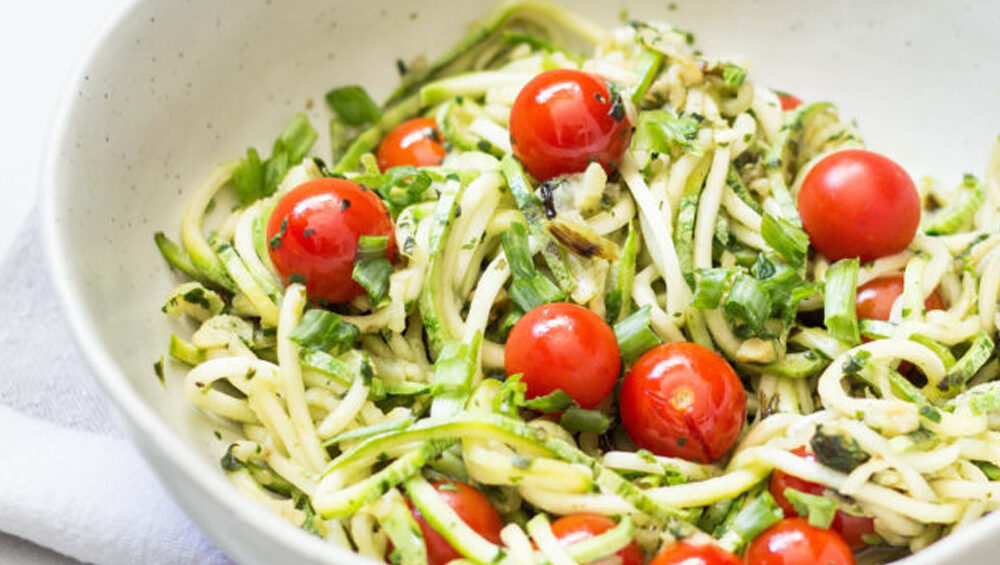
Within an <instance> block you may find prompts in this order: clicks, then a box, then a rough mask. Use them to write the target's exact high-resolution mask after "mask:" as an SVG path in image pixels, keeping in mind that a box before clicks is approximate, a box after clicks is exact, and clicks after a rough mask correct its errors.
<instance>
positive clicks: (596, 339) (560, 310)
mask: <svg viewBox="0 0 1000 565" xmlns="http://www.w3.org/2000/svg"><path fill="white" fill-rule="evenodd" d="M504 365H505V369H506V371H507V374H508V375H515V374H518V373H520V374H521V375H522V377H521V382H523V383H524V384H525V385H526V393H525V397H526V398H536V397H539V396H545V395H547V394H551V393H553V392H555V391H557V390H562V391H563V392H565V393H566V394H568V395H569V396H570V398H572V399H573V400H574V401H576V403H577V404H579V405H580V407H581V408H586V409H591V408H594V407H596V406H597V405H598V404H600V403H601V402H603V401H604V399H605V398H607V397H608V395H610V394H611V391H612V390H613V389H614V387H615V382H616V381H617V380H618V374H619V372H620V370H621V355H620V353H619V351H618V340H617V339H615V333H614V330H612V329H611V326H609V325H608V324H607V322H605V321H604V320H603V319H602V318H601V317H600V316H598V315H597V314H595V313H594V312H593V311H591V310H589V309H587V308H584V307H583V306H578V305H576V304H568V303H555V304H545V305H542V306H539V307H537V308H534V309H532V310H531V311H530V312H528V313H527V314H525V315H524V316H522V317H521V319H520V320H518V321H517V323H516V324H514V328H513V329H511V331H510V335H509V336H508V338H507V345H506V348H505V354H504Z"/></svg>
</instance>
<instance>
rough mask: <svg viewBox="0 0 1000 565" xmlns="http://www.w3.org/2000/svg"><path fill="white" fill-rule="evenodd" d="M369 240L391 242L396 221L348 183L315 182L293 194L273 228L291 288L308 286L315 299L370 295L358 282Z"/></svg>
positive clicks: (277, 257) (275, 215)
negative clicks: (363, 244) (358, 264)
mask: <svg viewBox="0 0 1000 565" xmlns="http://www.w3.org/2000/svg"><path fill="white" fill-rule="evenodd" d="M363 235H370V236H388V238H389V241H388V245H387V247H386V255H387V256H388V258H389V260H390V261H391V260H393V259H394V258H395V256H396V242H395V235H394V231H393V226H392V220H391V219H390V218H389V213H388V212H387V211H386V209H385V205H384V204H382V201H381V200H380V199H379V197H378V196H377V195H375V193H374V192H371V191H369V190H366V189H364V188H361V187H360V186H358V185H357V184H356V183H353V182H351V181H348V180H344V179H334V178H321V179H316V180H311V181H309V182H306V183H304V184H301V185H299V186H297V187H296V188H293V189H292V190H290V191H288V193H287V194H285V195H284V196H283V197H282V198H281V200H280V201H278V205H277V206H275V207H274V211H273V212H271V218H270V220H269V221H268V223H267V240H268V253H269V255H270V256H271V262H273V263H274V267H275V268H276V269H277V270H278V273H279V274H280V275H281V278H282V280H284V281H285V282H286V284H290V283H292V282H296V281H298V282H302V281H303V280H304V282H305V284H306V291H307V292H308V294H309V297H310V298H313V299H315V300H326V301H328V302H346V301H348V300H351V299H353V298H355V297H357V296H360V295H361V294H362V293H364V289H362V288H361V285H359V284H358V283H356V282H354V280H353V279H352V278H351V272H352V271H353V270H354V258H355V255H356V253H357V248H358V239H359V238H360V237H361V236H363Z"/></svg>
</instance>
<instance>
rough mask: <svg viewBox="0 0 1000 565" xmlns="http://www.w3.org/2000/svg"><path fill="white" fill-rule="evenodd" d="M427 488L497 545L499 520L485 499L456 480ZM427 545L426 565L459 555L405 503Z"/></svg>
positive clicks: (492, 507) (481, 494) (457, 557)
mask: <svg viewBox="0 0 1000 565" xmlns="http://www.w3.org/2000/svg"><path fill="white" fill-rule="evenodd" d="M431 485H432V486H433V487H434V488H435V489H436V490H437V491H438V494H439V495H440V496H441V497H442V498H443V499H444V500H445V502H447V503H448V506H450V507H451V509H452V510H454V511H455V513H456V514H458V517H459V518H461V519H462V521H463V522H465V523H466V524H468V525H469V527H470V528H472V529H473V530H475V531H476V533H478V534H479V535H481V536H483V537H484V538H486V539H487V540H489V541H491V542H493V543H496V544H499V543H500V530H501V529H502V528H503V520H501V519H500V514H499V513H498V512H497V509H496V508H494V506H493V504H492V503H490V501H489V499H488V498H486V496H485V495H483V493H481V492H479V490H477V489H475V488H473V487H471V486H469V485H467V484H465V483H460V482H458V481H434V482H432V483H431ZM407 503H408V504H409V506H410V512H411V513H412V514H413V518H414V519H415V520H416V521H417V525H418V526H420V531H421V533H423V535H424V542H425V544H426V546H427V563H428V565H444V564H445V563H448V562H449V561H451V560H453V559H459V558H461V557H462V554H460V553H459V552H458V550H457V549H455V548H454V547H452V546H451V544H450V543H448V541H447V540H446V539H444V537H442V536H441V534H439V533H437V531H436V530H435V529H434V528H432V527H431V525H430V524H428V523H427V520H426V519H425V518H424V517H423V515H422V514H420V511H419V510H417V509H416V507H414V506H413V504H412V503H411V502H410V501H409V500H407Z"/></svg>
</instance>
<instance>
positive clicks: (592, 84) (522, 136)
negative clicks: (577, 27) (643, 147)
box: [510, 69, 632, 181]
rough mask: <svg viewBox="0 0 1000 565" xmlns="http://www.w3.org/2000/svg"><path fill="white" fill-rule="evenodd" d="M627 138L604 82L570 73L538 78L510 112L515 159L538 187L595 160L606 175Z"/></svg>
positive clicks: (628, 132) (627, 128)
mask: <svg viewBox="0 0 1000 565" xmlns="http://www.w3.org/2000/svg"><path fill="white" fill-rule="evenodd" d="M616 102H617V103H616ZM631 134H632V126H631V124H629V123H628V119H627V118H626V117H625V115H624V107H622V106H621V103H620V101H616V100H612V96H611V91H610V90H609V89H608V85H607V84H605V82H604V80H603V79H601V78H599V77H597V76H595V75H591V74H588V73H585V72H582V71H577V70H573V69H556V70H551V71H546V72H544V73H541V74H539V75H538V76H536V77H535V78H533V79H532V80H531V81H530V82H528V84H526V85H525V86H524V88H523V89H521V92H520V93H519V94H518V95H517V98H516V99H515V100H514V105H513V106H512V107H511V110H510V137H511V145H512V147H513V150H514V156H515V157H517V158H518V160H519V161H521V163H522V164H524V168H525V169H526V170H527V171H528V172H529V173H531V176H533V177H535V178H536V179H538V180H539V181H545V180H548V179H550V178H552V177H555V176H558V175H562V174H569V173H578V172H581V171H583V170H584V169H586V168H587V165H588V164H589V163H590V162H591V161H594V160H596V161H597V162H598V163H600V164H601V166H602V167H604V170H605V171H607V172H609V173H610V172H611V171H613V170H614V169H615V168H616V167H617V165H618V163H620V162H621V156H622V152H624V150H625V147H626V146H627V145H628V141H629V137H630V136H631Z"/></svg>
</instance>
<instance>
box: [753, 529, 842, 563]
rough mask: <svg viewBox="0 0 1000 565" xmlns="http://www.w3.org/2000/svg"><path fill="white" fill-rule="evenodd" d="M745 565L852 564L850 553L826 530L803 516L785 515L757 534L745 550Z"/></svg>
mask: <svg viewBox="0 0 1000 565" xmlns="http://www.w3.org/2000/svg"><path fill="white" fill-rule="evenodd" d="M746 562H747V565H815V564H817V563H821V564H822V565H854V554H852V553H851V548H849V547H847V544H846V543H844V540H843V539H841V537H840V536H838V535H837V534H836V533H834V532H831V531H830V530H824V529H821V528H816V527H813V526H810V525H809V522H807V521H806V520H805V519H803V518H785V519H784V520H781V521H780V522H778V523H777V524H775V525H773V526H771V527H770V528H768V529H767V530H765V531H764V533H762V534H761V535H759V536H757V538H756V539H754V540H753V541H752V542H750V547H748V548H747V553H746Z"/></svg>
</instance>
